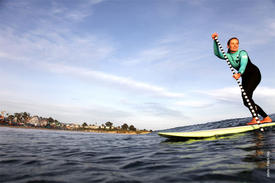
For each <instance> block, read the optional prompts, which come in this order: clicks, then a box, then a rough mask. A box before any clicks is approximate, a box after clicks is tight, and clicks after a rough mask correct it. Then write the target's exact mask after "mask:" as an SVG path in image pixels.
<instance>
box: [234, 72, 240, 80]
mask: <svg viewBox="0 0 275 183" xmlns="http://www.w3.org/2000/svg"><path fill="white" fill-rule="evenodd" d="M240 77H241V73H237V74H234V75H233V78H235V79H236V80H238V79H239V78H240Z"/></svg>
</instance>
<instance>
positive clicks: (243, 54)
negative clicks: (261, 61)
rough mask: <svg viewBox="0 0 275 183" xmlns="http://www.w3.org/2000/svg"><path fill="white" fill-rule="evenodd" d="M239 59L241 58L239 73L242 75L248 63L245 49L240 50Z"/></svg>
mask: <svg viewBox="0 0 275 183" xmlns="http://www.w3.org/2000/svg"><path fill="white" fill-rule="evenodd" d="M240 59H241V62H240V69H239V73H241V75H243V73H244V71H245V69H246V66H247V63H248V55H247V53H246V51H244V50H242V51H241V52H240Z"/></svg>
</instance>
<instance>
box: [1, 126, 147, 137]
mask: <svg viewBox="0 0 275 183" xmlns="http://www.w3.org/2000/svg"><path fill="white" fill-rule="evenodd" d="M0 127H7V128H22V129H33V130H55V131H70V132H85V133H111V134H124V135H145V134H149V133H151V132H149V131H128V130H65V129H56V128H41V127H26V126H10V125H0Z"/></svg>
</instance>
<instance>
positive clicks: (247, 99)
mask: <svg viewBox="0 0 275 183" xmlns="http://www.w3.org/2000/svg"><path fill="white" fill-rule="evenodd" d="M215 41H216V43H217V44H218V46H219V48H220V50H221V52H222V54H223V56H224V58H225V60H226V62H227V64H228V66H229V68H230V69H231V71H232V73H233V74H236V72H235V70H234V68H233V66H232V65H231V63H230V61H229V60H228V57H227V56H226V54H225V52H224V50H223V48H222V45H221V44H220V41H219V40H218V37H215ZM236 81H237V83H238V85H239V87H240V89H241V92H242V94H243V96H244V98H245V99H246V101H247V103H248V106H249V110H250V112H251V113H252V114H253V117H254V118H255V119H256V121H257V123H258V124H260V119H259V117H258V114H257V113H256V111H255V110H254V109H253V107H252V104H251V102H250V100H249V98H248V97H247V95H246V92H245V91H244V89H243V86H242V84H241V82H240V80H239V79H236Z"/></svg>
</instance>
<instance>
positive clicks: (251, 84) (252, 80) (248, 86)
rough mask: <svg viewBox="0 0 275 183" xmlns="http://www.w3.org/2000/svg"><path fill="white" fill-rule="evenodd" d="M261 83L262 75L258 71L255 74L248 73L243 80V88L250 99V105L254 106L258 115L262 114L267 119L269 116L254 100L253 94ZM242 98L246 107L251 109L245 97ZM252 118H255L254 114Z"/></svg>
mask: <svg viewBox="0 0 275 183" xmlns="http://www.w3.org/2000/svg"><path fill="white" fill-rule="evenodd" d="M260 81H261V73H260V71H259V70H258V69H257V70H256V71H254V72H250V73H247V74H246V75H245V77H243V78H242V85H243V88H244V90H245V92H246V94H247V97H248V99H249V101H250V103H251V104H252V107H253V109H254V110H255V111H256V113H257V114H260V115H261V116H262V117H263V118H265V117H267V114H266V113H265V112H264V111H263V109H262V108H261V107H260V106H259V105H257V104H256V103H255V102H254V100H253V99H252V97H253V92H254V90H255V89H256V87H257V86H258V84H259V83H260ZM242 97H243V103H244V105H245V106H246V107H247V108H248V109H249V105H248V102H247V101H246V99H245V97H244V96H243V95H242ZM250 111H251V110H250ZM251 114H252V113H251ZM252 116H253V114H252Z"/></svg>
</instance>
